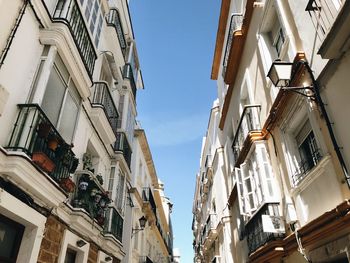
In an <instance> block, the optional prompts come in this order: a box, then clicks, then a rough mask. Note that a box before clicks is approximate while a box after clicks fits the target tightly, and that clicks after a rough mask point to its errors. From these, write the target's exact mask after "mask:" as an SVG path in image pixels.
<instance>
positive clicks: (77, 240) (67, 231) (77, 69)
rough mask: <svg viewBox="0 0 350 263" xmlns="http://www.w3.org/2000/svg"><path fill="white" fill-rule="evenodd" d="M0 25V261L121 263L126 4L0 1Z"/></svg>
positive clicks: (125, 243)
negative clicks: (0, 235)
mask: <svg viewBox="0 0 350 263" xmlns="http://www.w3.org/2000/svg"><path fill="white" fill-rule="evenodd" d="M0 21H1V29H0V52H1V53H0V127H1V135H0V187H1V202H0V222H1V229H2V232H3V238H2V241H1V242H0V247H1V249H0V250H1V254H0V261H2V262H122V261H124V262H129V261H125V257H127V256H129V255H130V251H129V248H130V243H131V242H132V235H131V230H132V229H131V224H130V222H133V220H134V218H133V216H138V215H136V214H135V215H132V216H131V217H130V213H129V212H130V209H131V208H130V207H131V204H132V198H133V197H131V194H130V192H131V189H133V188H134V186H133V183H134V180H135V179H133V178H136V177H135V176H138V174H136V172H137V168H136V167H133V166H132V165H133V162H132V158H136V157H133V155H134V154H133V152H134V149H133V147H134V146H135V145H136V146H137V143H136V142H135V141H134V140H135V134H134V133H135V127H136V126H135V125H136V124H135V123H136V122H135V117H136V115H137V111H136V93H137V90H138V89H142V88H143V80H142V75H141V70H140V65H139V61H138V55H137V48H136V43H135V39H134V33H133V30H132V23H131V17H130V13H129V7H128V1H124V0H121V1H114V0H111V1H107V0H101V1H99V0H54V1H51V0H32V1H27V0H15V1H0ZM136 139H137V138H136ZM136 146H135V147H136ZM137 158H142V157H140V155H138V157H137ZM135 163H136V162H135ZM142 213H143V212H142ZM136 220H137V219H136ZM164 224H165V225H166V222H165V221H164ZM166 233H167V232H166ZM169 238H170V237H169ZM130 262H131V261H130Z"/></svg>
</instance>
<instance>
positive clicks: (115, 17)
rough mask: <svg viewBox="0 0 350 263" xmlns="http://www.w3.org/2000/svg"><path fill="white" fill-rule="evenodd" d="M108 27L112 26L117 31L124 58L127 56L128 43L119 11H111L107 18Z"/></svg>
mask: <svg viewBox="0 0 350 263" xmlns="http://www.w3.org/2000/svg"><path fill="white" fill-rule="evenodd" d="M106 21H107V26H112V27H114V29H115V32H116V33H117V36H118V40H119V45H120V48H121V51H122V53H123V57H124V58H125V56H126V48H127V43H126V40H125V36H124V30H123V27H122V23H121V20H120V15H119V12H118V10H117V9H113V8H112V9H111V10H110V11H109V13H108V15H107V17H106Z"/></svg>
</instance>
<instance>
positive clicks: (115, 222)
mask: <svg viewBox="0 0 350 263" xmlns="http://www.w3.org/2000/svg"><path fill="white" fill-rule="evenodd" d="M123 224H124V220H123V218H122V217H121V215H120V214H119V213H118V211H117V210H116V209H115V208H114V207H109V208H108V209H107V213H106V223H105V230H104V233H105V234H111V235H113V236H114V237H115V238H116V239H117V240H119V241H120V242H122V238H123Z"/></svg>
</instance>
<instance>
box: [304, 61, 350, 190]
mask: <svg viewBox="0 0 350 263" xmlns="http://www.w3.org/2000/svg"><path fill="white" fill-rule="evenodd" d="M298 63H302V64H303V65H304V66H305V67H306V70H307V72H308V73H309V75H310V77H311V81H312V86H313V91H314V94H315V99H316V102H317V104H318V105H319V107H320V110H321V113H322V116H323V117H324V119H325V121H326V125H327V129H328V132H329V135H330V137H331V140H332V144H333V147H334V151H335V153H336V154H337V157H338V160H339V163H340V166H341V168H342V171H343V173H344V175H345V180H346V182H347V184H348V187H349V188H350V177H349V173H348V169H347V167H346V164H345V161H344V158H343V155H342V153H341V151H340V147H339V145H338V143H337V140H336V138H335V135H334V132H333V127H332V124H331V122H330V120H329V117H328V114H327V111H326V108H325V106H324V103H323V101H322V98H321V95H320V89H319V85H318V83H317V81H316V80H315V77H314V75H313V72H312V69H311V67H310V65H309V63H308V62H307V61H305V60H301V61H299V62H298Z"/></svg>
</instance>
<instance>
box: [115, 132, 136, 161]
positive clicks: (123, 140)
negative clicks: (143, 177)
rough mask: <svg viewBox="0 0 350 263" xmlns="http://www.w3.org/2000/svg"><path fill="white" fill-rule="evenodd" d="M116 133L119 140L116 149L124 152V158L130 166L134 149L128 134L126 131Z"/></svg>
mask: <svg viewBox="0 0 350 263" xmlns="http://www.w3.org/2000/svg"><path fill="white" fill-rule="evenodd" d="M116 135H117V140H116V142H115V144H114V151H115V152H122V153H123V156H124V159H125V161H126V163H127V165H128V166H129V168H130V164H131V154H132V151H131V147H130V145H129V142H128V139H127V136H126V135H125V133H124V132H117V134H116Z"/></svg>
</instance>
